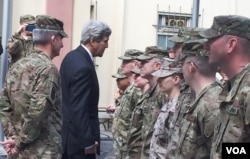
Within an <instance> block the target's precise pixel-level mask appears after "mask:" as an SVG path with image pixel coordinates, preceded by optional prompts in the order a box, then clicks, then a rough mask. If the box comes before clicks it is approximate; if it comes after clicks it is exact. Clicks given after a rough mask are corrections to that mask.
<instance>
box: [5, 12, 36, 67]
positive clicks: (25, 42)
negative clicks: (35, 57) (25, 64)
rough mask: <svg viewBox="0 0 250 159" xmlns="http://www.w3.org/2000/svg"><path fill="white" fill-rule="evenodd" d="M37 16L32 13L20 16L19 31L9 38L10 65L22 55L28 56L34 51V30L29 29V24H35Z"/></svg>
mask: <svg viewBox="0 0 250 159" xmlns="http://www.w3.org/2000/svg"><path fill="white" fill-rule="evenodd" d="M34 21H35V17H34V16H32V15H28V14H27V15H23V16H21V17H20V27H19V29H18V31H17V32H16V33H15V34H14V35H13V36H12V37H11V38H10V39H9V40H8V43H7V47H6V48H7V51H8V52H9V55H10V58H11V59H10V66H12V65H13V64H14V63H15V62H16V61H18V60H19V59H21V58H22V57H25V56H27V55H28V54H29V53H32V52H33V51H34V45H33V41H32V30H27V29H26V27H27V26H28V24H34Z"/></svg>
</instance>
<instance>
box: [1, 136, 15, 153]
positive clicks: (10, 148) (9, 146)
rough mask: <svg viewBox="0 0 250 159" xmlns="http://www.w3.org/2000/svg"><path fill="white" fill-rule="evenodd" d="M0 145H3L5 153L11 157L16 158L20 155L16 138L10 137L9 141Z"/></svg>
mask: <svg viewBox="0 0 250 159" xmlns="http://www.w3.org/2000/svg"><path fill="white" fill-rule="evenodd" d="M0 144H2V145H3V147H4V149H5V151H6V152H7V154H8V155H9V156H14V155H16V154H18V152H19V150H18V149H17V147H16V145H15V136H13V137H10V138H9V139H8V140H5V141H3V142H0Z"/></svg>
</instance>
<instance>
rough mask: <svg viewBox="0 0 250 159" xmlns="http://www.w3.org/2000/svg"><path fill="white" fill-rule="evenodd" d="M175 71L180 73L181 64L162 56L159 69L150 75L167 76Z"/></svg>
mask: <svg viewBox="0 0 250 159" xmlns="http://www.w3.org/2000/svg"><path fill="white" fill-rule="evenodd" d="M176 73H181V64H180V63H179V62H178V61H176V60H174V59H170V58H164V61H163V63H162V65H161V69H159V70H157V71H155V72H153V73H152V74H151V75H153V76H156V77H167V76H171V75H173V74H176Z"/></svg>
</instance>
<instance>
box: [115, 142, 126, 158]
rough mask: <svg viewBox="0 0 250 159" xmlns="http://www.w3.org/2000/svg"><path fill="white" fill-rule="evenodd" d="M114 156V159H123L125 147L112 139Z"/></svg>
mask: <svg viewBox="0 0 250 159" xmlns="http://www.w3.org/2000/svg"><path fill="white" fill-rule="evenodd" d="M113 146H114V155H115V158H116V159H125V158H126V156H127V145H126V144H125V143H122V142H120V141H119V139H117V138H114V139H113Z"/></svg>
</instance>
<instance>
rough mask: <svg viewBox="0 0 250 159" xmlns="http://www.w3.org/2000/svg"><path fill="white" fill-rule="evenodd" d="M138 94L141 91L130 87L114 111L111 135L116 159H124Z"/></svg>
mask: <svg viewBox="0 0 250 159" xmlns="http://www.w3.org/2000/svg"><path fill="white" fill-rule="evenodd" d="M140 94H141V91H140V90H139V89H138V88H136V87H134V85H130V86H129V87H128V88H127V89H126V90H125V91H124V93H123V96H122V97H121V100H120V106H119V107H118V108H117V109H116V110H115V115H114V120H113V126H112V133H113V138H114V148H115V150H116V149H117V150H118V151H117V150H116V151H115V156H116V157H117V158H125V156H126V151H127V146H126V145H127V134H128V129H129V125H130V118H131V114H132V111H133V110H134V108H135V105H136V102H137V100H138V97H139V96H140ZM116 147H117V148H116Z"/></svg>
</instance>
